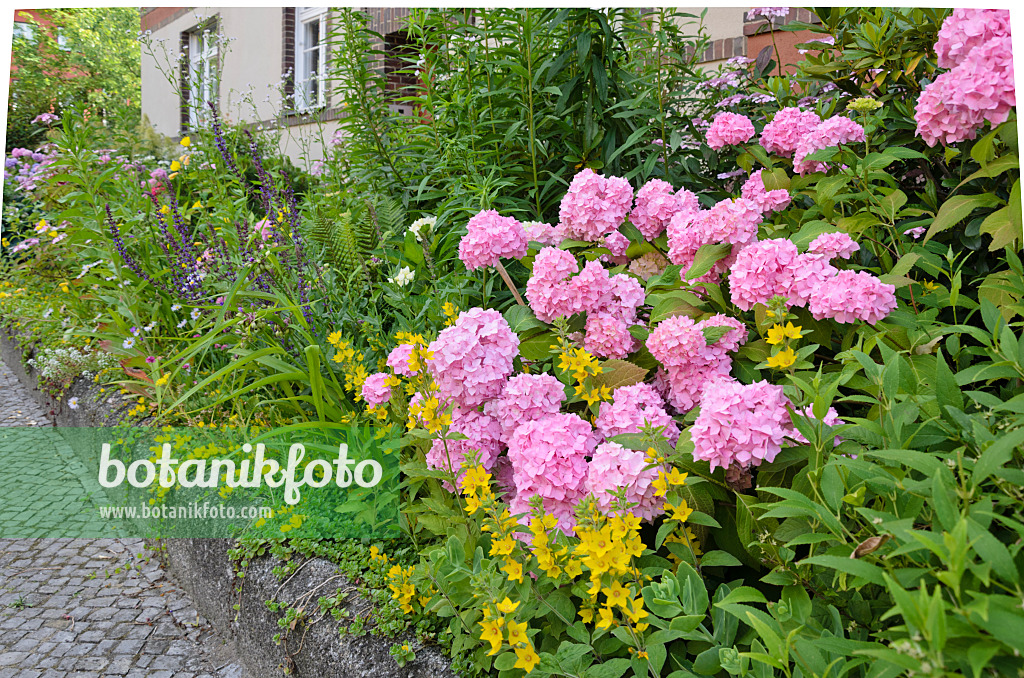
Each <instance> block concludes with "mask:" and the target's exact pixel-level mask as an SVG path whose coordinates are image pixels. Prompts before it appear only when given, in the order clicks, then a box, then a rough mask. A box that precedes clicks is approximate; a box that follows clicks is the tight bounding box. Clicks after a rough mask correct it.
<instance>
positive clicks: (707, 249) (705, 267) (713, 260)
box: [686, 243, 732, 280]
mask: <svg viewBox="0 0 1024 678" xmlns="http://www.w3.org/2000/svg"><path fill="white" fill-rule="evenodd" d="M731 251H732V245H730V244H728V243H722V244H717V245H701V246H700V249H698V250H697V254H696V255H695V256H694V257H693V264H692V265H691V266H690V268H689V270H687V271H686V280H693V279H695V278H699V277H701V276H702V275H705V274H706V273H708V272H709V271H710V270H711V269H712V268H713V267H714V265H715V264H717V263H718V262H719V261H721V260H722V259H725V258H726V257H727V256H729V252H731Z"/></svg>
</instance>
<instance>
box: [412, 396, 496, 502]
mask: <svg viewBox="0 0 1024 678" xmlns="http://www.w3.org/2000/svg"><path fill="white" fill-rule="evenodd" d="M451 431H452V432H454V433H461V434H462V435H464V436H466V439H465V440H461V439H460V440H435V441H434V442H433V444H432V445H431V446H430V450H429V451H428V452H427V455H426V462H427V468H432V469H440V470H443V471H448V472H449V473H455V474H456V478H461V477H462V474H463V471H462V470H461V469H462V466H463V465H464V464H466V463H467V460H468V459H471V458H472V457H473V455H475V454H476V453H477V452H479V454H480V465H481V466H483V467H484V468H485V469H487V470H490V469H491V468H492V467H493V466H494V462H495V460H497V458H498V454H500V453H501V450H502V446H501V426H500V425H499V424H498V420H497V419H495V418H494V417H491V416H488V415H486V414H483V413H482V412H478V411H477V410H475V409H472V408H462V407H458V406H456V407H453V408H452V425H451ZM444 486H445V489H447V490H448V491H449V492H451V491H452V489H453V488H452V486H451V483H449V482H447V481H445V482H444Z"/></svg>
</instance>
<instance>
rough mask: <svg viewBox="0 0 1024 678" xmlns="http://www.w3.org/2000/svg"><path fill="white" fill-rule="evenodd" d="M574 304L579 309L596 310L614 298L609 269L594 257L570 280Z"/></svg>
mask: <svg viewBox="0 0 1024 678" xmlns="http://www.w3.org/2000/svg"><path fill="white" fill-rule="evenodd" d="M569 283H570V288H571V290H572V300H573V301H572V305H573V308H575V309H577V311H587V312H590V311H596V310H598V309H602V308H604V307H605V306H607V305H608V304H609V303H610V302H611V300H612V281H611V277H610V276H609V275H608V269H606V268H605V267H604V266H602V265H601V262H600V261H598V260H596V259H593V260H591V261H588V262H587V263H586V264H584V265H583V270H582V271H580V273H579V275H577V276H575V277H574V278H572V279H571V280H570V281H569Z"/></svg>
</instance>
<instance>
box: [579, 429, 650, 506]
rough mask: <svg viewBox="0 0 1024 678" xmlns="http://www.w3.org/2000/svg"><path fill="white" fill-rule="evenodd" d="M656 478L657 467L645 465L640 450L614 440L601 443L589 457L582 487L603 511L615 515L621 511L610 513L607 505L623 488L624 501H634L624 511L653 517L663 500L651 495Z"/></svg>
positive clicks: (645, 462)
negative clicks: (631, 448)
mask: <svg viewBox="0 0 1024 678" xmlns="http://www.w3.org/2000/svg"><path fill="white" fill-rule="evenodd" d="M657 479H658V467H656V466H654V467H651V468H648V463H647V457H646V455H645V454H644V453H643V452H641V451H640V450H630V449H627V448H625V447H623V446H622V445H619V444H617V443H601V444H600V445H598V446H597V449H595V450H594V456H593V458H592V459H591V460H590V465H589V467H588V469H587V479H586V483H585V485H584V489H585V491H586V493H587V494H591V495H593V496H594V498H595V500H596V501H597V505H598V506H599V507H601V509H602V510H603V511H604V512H611V513H614V514H616V515H619V514H621V513H622V512H621V511H614V512H612V511H610V509H609V507H610V506H611V505H612V503H614V502H617V501H618V499H617V498H616V496H615V495H616V494H618V493H619V491H620V490H623V489H625V490H626V491H625V494H624V497H625V499H626V501H627V502H629V503H630V504H635V506H632V507H631V508H630V509H629V510H628V513H631V514H633V515H635V516H638V517H640V518H642V519H644V520H653V519H654V518H655V516H658V515H660V514H661V513H662V509H661V506H662V504H663V503H664V500H662V499H660V498H658V497H656V496H655V491H656V489H655V487H654V481H655V480H657ZM612 493H615V494H612Z"/></svg>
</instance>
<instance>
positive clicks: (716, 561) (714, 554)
mask: <svg viewBox="0 0 1024 678" xmlns="http://www.w3.org/2000/svg"><path fill="white" fill-rule="evenodd" d="M738 565H742V563H741V562H740V561H739V560H737V559H736V557H735V556H733V555H732V554H731V553H726V552H725V551H709V552H707V553H705V554H704V555H703V556H701V558H700V566H701V567H736V566H738Z"/></svg>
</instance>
